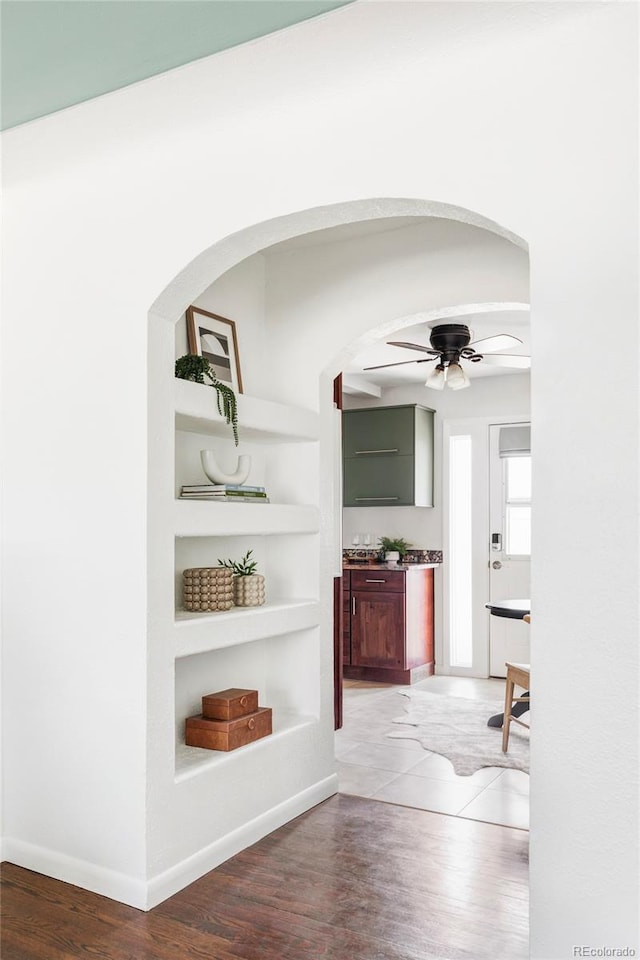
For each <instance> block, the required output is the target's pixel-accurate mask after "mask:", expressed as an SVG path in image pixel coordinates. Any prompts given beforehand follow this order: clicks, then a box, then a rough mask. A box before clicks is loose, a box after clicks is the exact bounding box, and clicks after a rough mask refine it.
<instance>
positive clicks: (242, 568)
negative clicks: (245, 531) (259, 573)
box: [218, 550, 258, 577]
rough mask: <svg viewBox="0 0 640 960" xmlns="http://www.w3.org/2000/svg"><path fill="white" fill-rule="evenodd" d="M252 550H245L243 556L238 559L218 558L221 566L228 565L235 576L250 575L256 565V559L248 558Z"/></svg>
mask: <svg viewBox="0 0 640 960" xmlns="http://www.w3.org/2000/svg"><path fill="white" fill-rule="evenodd" d="M252 553H253V550H247V552H246V553H245V555H244V557H242V559H240V560H218V564H219V565H220V566H221V567H228V568H230V569H231V570H233V572H234V574H235V576H236V577H250V576H251V574H253V573H255V571H256V567H257V566H258V561H257V560H250V559H249V558H250V556H251V554H252Z"/></svg>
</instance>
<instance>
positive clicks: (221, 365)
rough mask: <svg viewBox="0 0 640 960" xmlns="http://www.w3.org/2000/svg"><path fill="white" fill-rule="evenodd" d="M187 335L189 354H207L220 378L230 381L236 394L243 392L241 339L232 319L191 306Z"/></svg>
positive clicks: (205, 355) (188, 310)
mask: <svg viewBox="0 0 640 960" xmlns="http://www.w3.org/2000/svg"><path fill="white" fill-rule="evenodd" d="M187 337H188V340H189V351H190V353H196V354H198V356H200V357H206V358H207V360H209V362H210V363H211V366H212V367H213V369H214V370H215V372H216V377H217V378H218V380H221V381H222V383H227V384H228V385H229V386H230V387H232V388H233V390H234V391H235V392H236V393H242V377H241V375H240V358H239V356H238V340H237V338H236V325H235V323H234V322H233V320H227V318H226V317H219V316H218V314H217V313H209V311H208V310H202V309H201V308H200V307H188V309H187Z"/></svg>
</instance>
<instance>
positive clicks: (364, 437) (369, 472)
mask: <svg viewBox="0 0 640 960" xmlns="http://www.w3.org/2000/svg"><path fill="white" fill-rule="evenodd" d="M342 452H343V478H344V489H343V505H344V506H345V507H409V506H415V507H432V506H433V410H429V409H428V408H427V407H421V406H418V405H417V404H407V405H405V406H399V407H367V408H365V409H360V410H345V411H343V414H342Z"/></svg>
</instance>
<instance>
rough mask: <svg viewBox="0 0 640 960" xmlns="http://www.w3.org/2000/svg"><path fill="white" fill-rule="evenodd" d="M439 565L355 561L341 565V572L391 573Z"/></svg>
mask: <svg viewBox="0 0 640 960" xmlns="http://www.w3.org/2000/svg"><path fill="white" fill-rule="evenodd" d="M439 566H441V564H439V563H367V562H366V561H364V560H363V561H362V562H361V563H358V562H357V561H347V562H344V563H343V564H342V569H343V570H386V571H387V572H392V571H393V570H433V569H435V567H439Z"/></svg>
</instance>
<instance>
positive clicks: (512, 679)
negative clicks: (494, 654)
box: [502, 613, 531, 753]
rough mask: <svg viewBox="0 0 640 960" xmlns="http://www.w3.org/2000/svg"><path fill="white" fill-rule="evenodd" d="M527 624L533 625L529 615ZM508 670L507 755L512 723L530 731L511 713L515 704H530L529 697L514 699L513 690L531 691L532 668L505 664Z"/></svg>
mask: <svg viewBox="0 0 640 960" xmlns="http://www.w3.org/2000/svg"><path fill="white" fill-rule="evenodd" d="M522 619H523V620H524V621H526V623H531V617H530V615H529V614H528V613H527V614H525V615H524V617H523V618H522ZM505 666H506V668H507V686H506V689H505V693H504V720H503V722H502V752H503V753H506V752H507V748H508V746H509V727H510V726H511V723H512V722H513V723H519V724H520V726H521V727H526V728H527V730H528V729H529V724H528V723H525V722H524V720H519V719H518V717H514V716H513V714H512V713H511V710H512V709H513V705H514V703H529V697H514V695H513V688H514V687H522V689H523V690H529V688H530V686H531V678H530V667H529V664H528V663H505Z"/></svg>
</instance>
